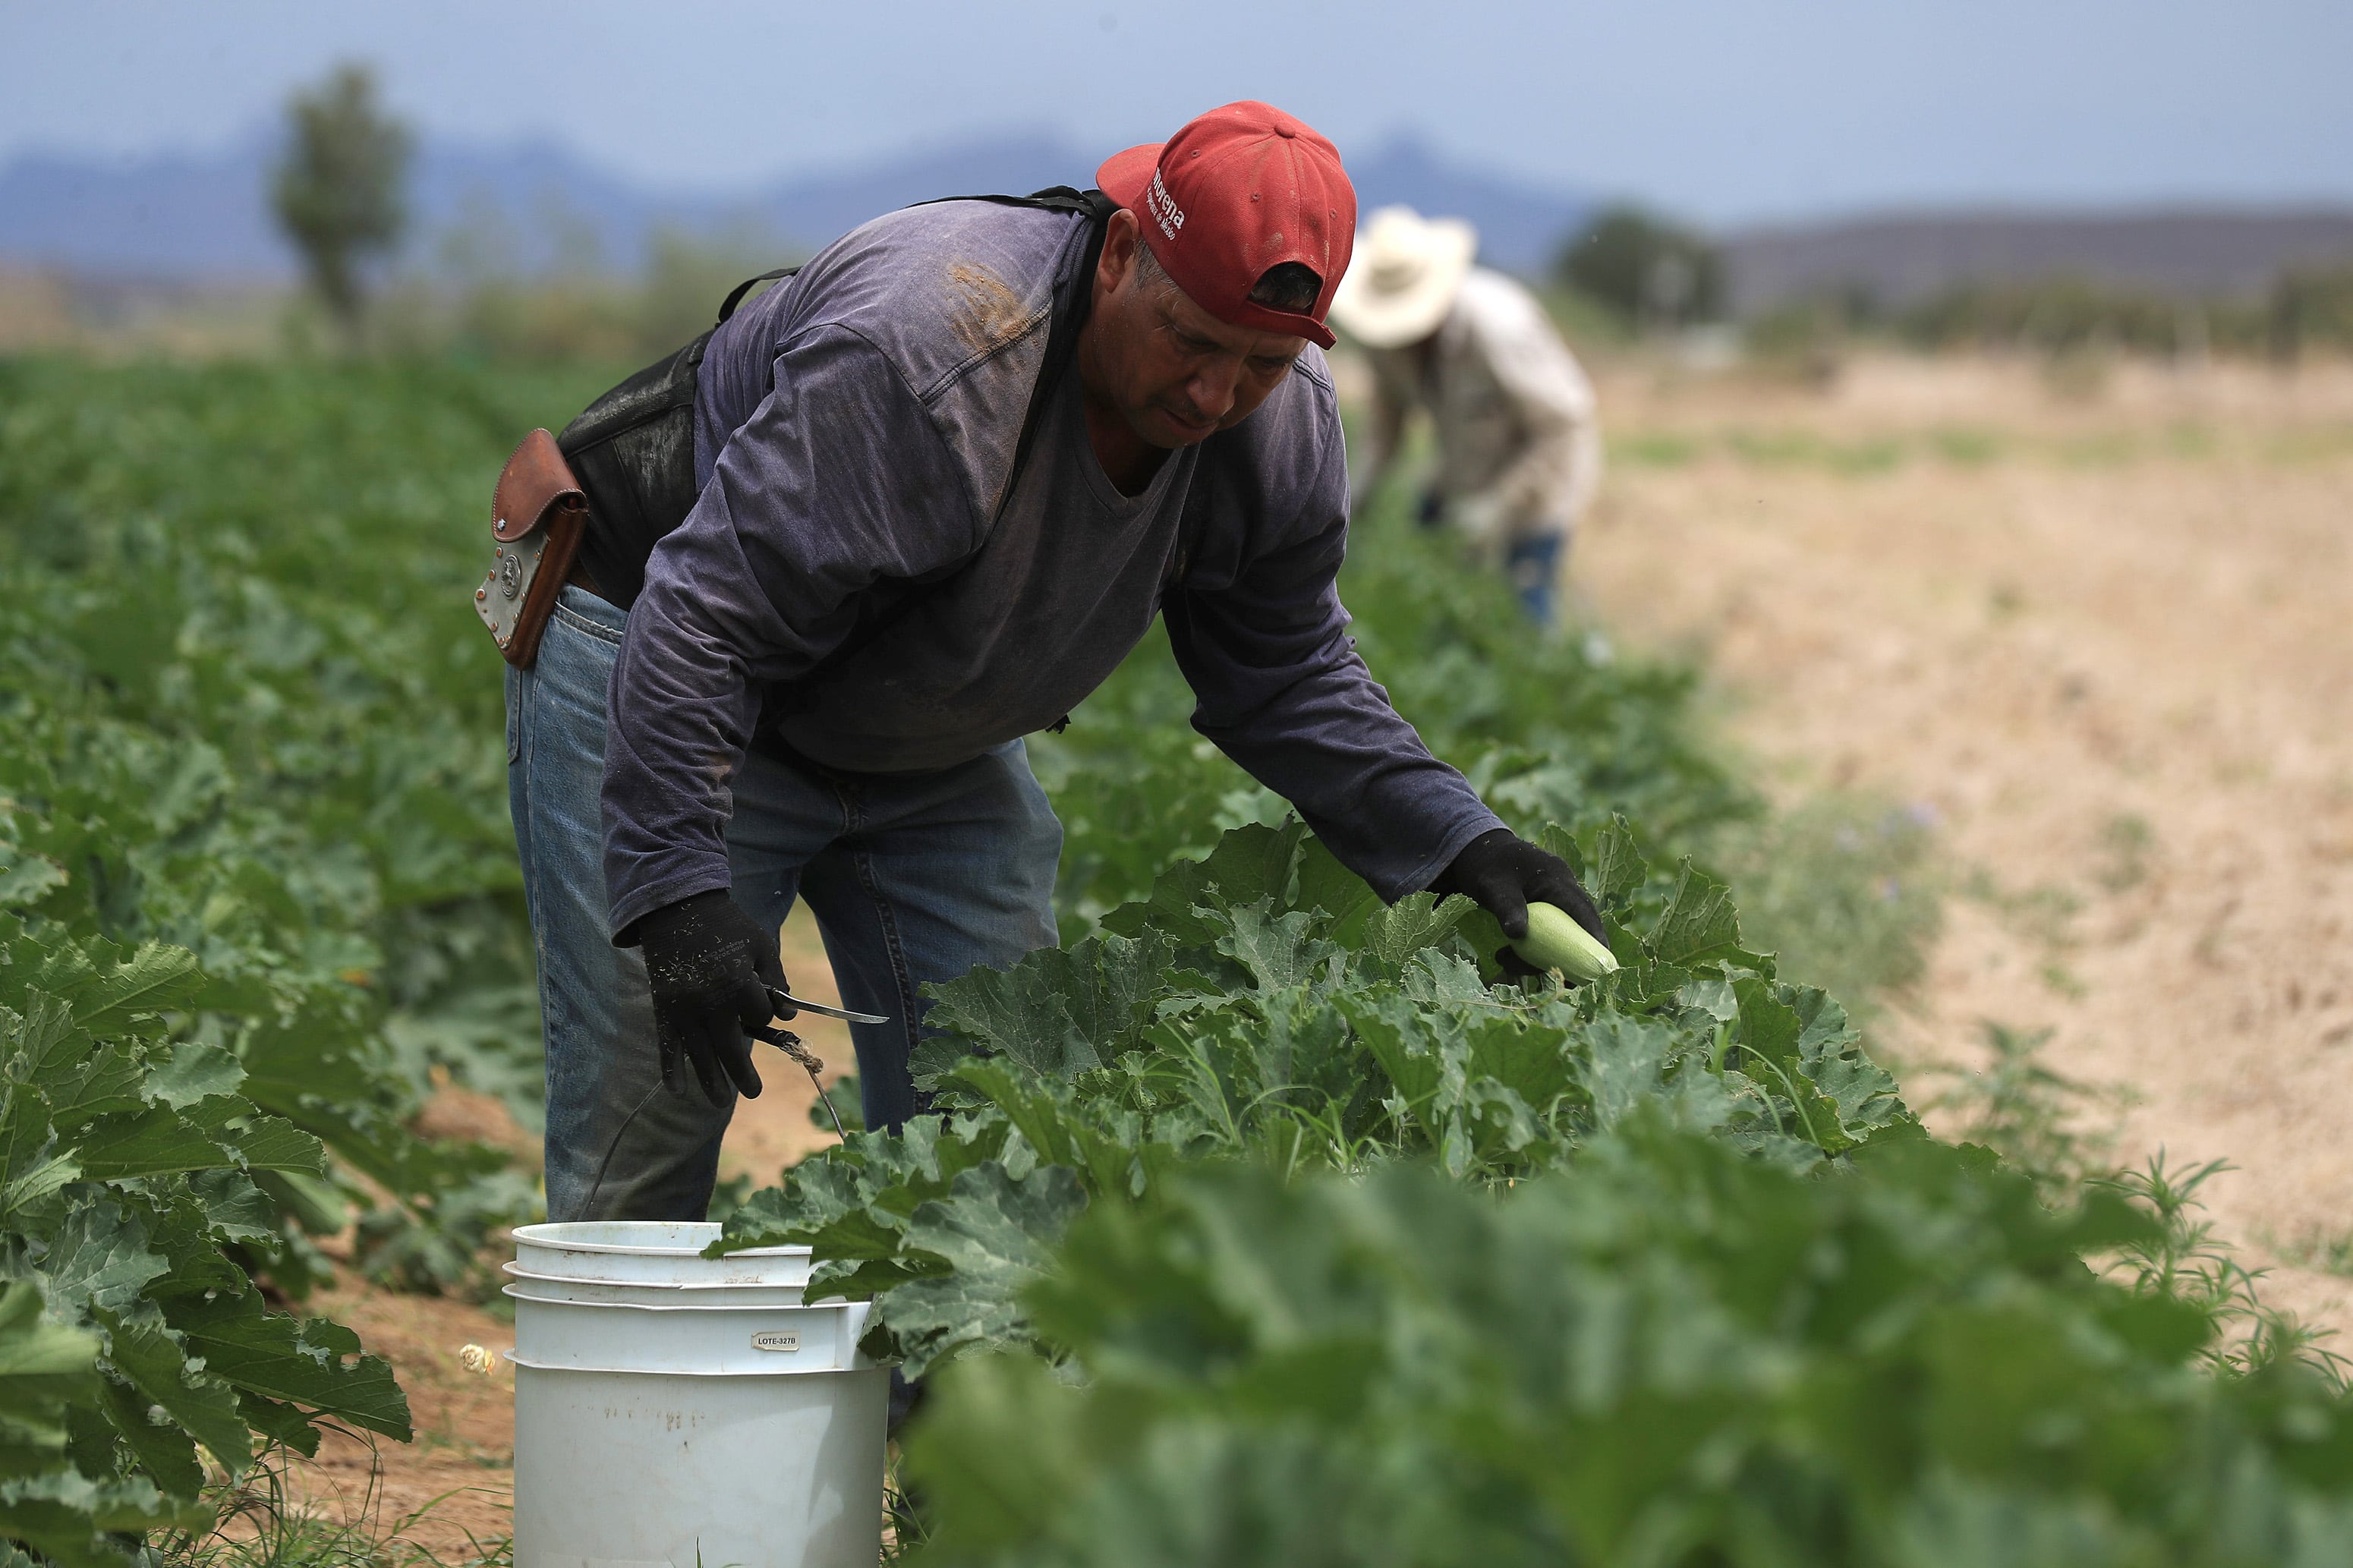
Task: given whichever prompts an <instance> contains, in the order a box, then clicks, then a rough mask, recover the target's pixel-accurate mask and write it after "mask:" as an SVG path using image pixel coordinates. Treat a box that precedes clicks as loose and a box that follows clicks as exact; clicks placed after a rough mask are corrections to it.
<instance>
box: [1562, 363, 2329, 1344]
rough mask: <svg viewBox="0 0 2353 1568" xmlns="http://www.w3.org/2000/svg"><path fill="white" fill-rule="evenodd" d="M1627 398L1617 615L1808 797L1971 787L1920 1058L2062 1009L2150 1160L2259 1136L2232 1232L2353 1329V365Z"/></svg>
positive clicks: (1613, 521)
mask: <svg viewBox="0 0 2353 1568" xmlns="http://www.w3.org/2000/svg"><path fill="white" fill-rule="evenodd" d="M1602 407H1603V411H1604V418H1605V420H1606V421H1607V422H1608V423H1609V426H1610V427H1611V432H1612V437H1613V439H1612V444H1611V446H1612V451H1613V454H1614V455H1615V459H1616V460H1615V463H1614V466H1613V468H1612V469H1611V472H1610V474H1609V478H1608V479H1607V480H1606V482H1605V485H1604V494H1605V496H1606V498H1607V499H1606V502H1605V504H1604V505H1603V506H1602V507H1600V508H1599V511H1598V515H1597V516H1596V517H1595V518H1594V519H1593V520H1592V521H1591V524H1590V526H1589V527H1588V531H1587V534H1586V537H1585V538H1584V539H1583V540H1582V541H1580V542H1579V544H1578V547H1577V556H1576V559H1575V562H1574V564H1573V568H1572V571H1573V575H1574V577H1575V580H1576V582H1577V585H1578V588H1579V590H1580V592H1581V593H1582V595H1584V596H1585V598H1586V599H1587V600H1588V602H1589V603H1590V604H1591V605H1593V606H1594V607H1595V609H1596V610H1597V611H1598V613H1599V616H1600V617H1601V619H1602V620H1603V622H1604V623H1605V624H1607V625H1609V626H1610V627H1611V628H1612V629H1613V630H1614V631H1615V632H1617V633H1618V634H1619V636H1620V637H1621V639H1623V640H1626V641H1629V642H1631V643H1633V644H1636V645H1637V646H1642V645H1648V646H1653V647H1690V648H1694V649H1697V650H1699V651H1701V652H1702V653H1703V654H1704V658H1705V659H1706V661H1707V666H1708V668H1709V670H1710V672H1711V675H1712V677H1713V679H1714V680H1715V683H1716V685H1717V688H1718V690H1719V692H1720V693H1721V696H1722V698H1723V700H1724V702H1725V706H1726V708H1727V710H1728V715H1727V717H1728V726H1729V729H1730V731H1731V733H1732V735H1733V736H1734V737H1735V738H1736V742H1738V743H1739V744H1740V745H1741V746H1742V747H1743V748H1744V750H1745V751H1746V753H1747V754H1748V756H1749V757H1750V758H1751V759H1752V760H1753V763H1754V764H1755V767H1756V769H1757V776H1758V777H1759V778H1760V779H1761V780H1763V781H1764V782H1765V783H1766V784H1767V786H1768V787H1769V788H1771V789H1772V790H1774V791H1775V792H1776V793H1777V794H1778V795H1782V796H1784V797H1785V798H1795V797H1797V796H1799V795H1803V794H1805V793H1807V792H1809V791H1811V790H1815V789H1818V788H1821V787H1824V786H1836V787H1843V788H1850V789H1862V790H1868V791H1872V792H1874V793H1877V794H1880V795H1884V796H1886V797H1889V798H1890V799H1892V800H1894V801H1896V802H1900V803H1906V804H1914V803H1917V804H1921V805H1926V806H1927V807H1929V808H1931V809H1932V810H1933V812H1934V816H1935V820H1936V822H1937V824H1938V831H1939V836H1940V838H1941V841H1942V848H1943V852H1944V859H1945V861H1946V864H1947V876H1948V878H1949V882H1950V886H1951V889H1952V894H1951V896H1950V897H1949V898H1948V900H1947V917H1946V929H1945V935H1944V937H1943V939H1942V941H1941V942H1940V944H1939V945H1938V947H1937V949H1936V952H1935V955H1934V961H1933V963H1932V966H1931V969H1930V973H1929V974H1928V977H1927V979H1926V982H1925V984H1923V985H1922V986H1921V987H1920V988H1919V991H1918V994H1916V995H1915V996H1914V997H1912V998H1910V1000H1909V1003H1908V1005H1906V1006H1905V1007H1904V1008H1903V1009H1901V1010H1900V1011H1899V1012H1898V1014H1897V1016H1895V1017H1894V1019H1893V1020H1892V1023H1891V1026H1890V1027H1889V1029H1888V1031H1887V1032H1888V1037H1889V1044H1890V1045H1891V1047H1893V1049H1894V1052H1895V1054H1896V1055H1897V1056H1898V1058H1899V1059H1900V1060H1901V1061H1902V1062H1903V1063H1905V1064H1911V1065H1917V1064H1920V1063H1924V1062H1928V1061H1932V1060H1944V1061H1953V1062H1966V1061H1968V1060H1969V1059H1970V1058H1971V1056H1972V1053H1973V1051H1974V1050H1975V1048H1976V1043H1977V1041H1978V1039H1979V1037H1980V1036H1981V1025H1982V1021H1984V1020H1997V1021H2000V1022H2002V1023H2005V1024H2010V1025H2013V1026H2025V1027H2031V1028H2049V1029H2051V1030H2052V1031H2053V1034H2052V1039H2051V1043H2050V1045H2049V1046H2048V1047H2046V1051H2045V1058H2046V1060H2047V1062H2048V1063H2049V1065H2050V1066H2052V1067H2053V1068H2056V1069H2058V1070H2059V1071H2061V1072H2063V1073H2065V1074H2067V1075H2068V1076H2070V1077H2073V1078H2075V1079H2083V1080H2089V1081H2091V1082H2094V1083H2097V1084H2102V1085H2109V1086H2115V1087H2116V1088H2117V1089H2121V1090H2123V1091H2125V1093H2126V1098H2127V1099H2128V1100H2129V1101H2130V1103H2129V1105H2128V1108H2127V1109H2126V1110H2125V1112H2124V1114H2123V1120H2122V1123H2121V1127H2120V1128H2119V1133H2120V1137H2119V1141H2118V1143H2117V1145H2116V1157H2117V1158H2118V1159H2119V1160H2120V1161H2122V1162H2124V1163H2138V1162H2139V1161H2141V1160H2142V1159H2145V1158H2146V1157H2147V1155H2149V1154H2151V1153H2154V1152H2157V1151H2159V1150H2163V1151H2164V1152H2166V1153H2167V1155H2168V1159H2169V1160H2171V1161H2173V1162H2176V1163H2191V1162H2203V1161H2206V1160H2211V1159H2218V1158H2220V1159H2228V1160H2229V1161H2231V1162H2232V1163H2233V1164H2235V1165H2236V1166H2237V1167H2238V1171H2237V1172H2236V1173H2233V1174H2230V1175H2227V1176H2224V1177H2222V1178H2221V1179H2220V1180H2219V1182H2217V1183H2216V1184H2211V1185H2210V1187H2209V1188H2208V1194H2209V1196H2210V1197H2211V1209H2212V1211H2213V1214H2214V1216H2215V1218H2216V1219H2217V1221H2218V1222H2219V1228H2220V1230H2221V1233H2222V1234H2223V1235H2224V1236H2225V1237H2229V1238H2232V1239H2233V1240H2235V1241H2236V1242H2238V1243H2239V1244H2240V1245H2241V1247H2242V1248H2243V1249H2244V1250H2245V1251H2246V1252H2248V1253H2249V1254H2252V1255H2253V1256H2255V1257H2257V1258H2262V1259H2263V1260H2264V1261H2269V1262H2273V1263H2274V1264H2275V1265H2278V1267H2277V1268H2276V1272H2275V1274H2274V1279H2273V1281H2272V1284H2271V1288H2270V1289H2268V1291H2267V1295H2269V1296H2271V1297H2273V1298H2275V1299H2276V1300H2279V1301H2280V1302H2281V1303H2282V1304H2284V1305H2288V1306H2292V1307H2293V1308H2295V1310H2298V1311H2299V1312H2301V1313H2302V1314H2303V1315H2305V1316H2306V1318H2307V1319H2308V1320H2314V1321H2323V1322H2327V1323H2329V1324H2331V1325H2334V1326H2336V1327H2337V1328H2338V1329H2340V1330H2348V1331H2353V1279H2348V1278H2346V1277H2344V1276H2341V1275H2334V1274H2330V1273H2328V1272H2325V1271H2322V1270H2318V1269H2315V1268H2290V1267H2286V1266H2285V1264H2284V1261H2283V1259H2284V1258H2305V1259H2307V1260H2310V1259H2312V1258H2315V1257H2316V1254H2323V1253H2325V1251H2326V1249H2327V1247H2329V1246H2330V1245H2331V1244H2335V1245H2336V1246H2337V1247H2338V1251H2337V1258H2338V1259H2339V1266H2340V1267H2341V1268H2346V1269H2347V1270H2348V1272H2353V1137H2348V1133H2347V1126H2348V1121H2353V951H2348V942H2347V939H2348V934H2353V722H2348V720H2353V709H2348V701H2353V367H2348V366H2343V365H2327V366H2307V367H2306V368H2304V369H2303V370H2302V371H2301V372H2299V373H2296V374H2283V373H2279V372H2274V371H2270V370H2264V369H2257V368H2253V367H2238V366H2214V367H2206V368H2202V369H2198V370H2190V371H2177V370H2173V369H2169V368H2164V367H2158V366H2142V365H2126V366H2121V367H2117V368H2116V369H2114V370H2112V371H2111V372H2109V373H2107V374H2104V375H2071V376H2069V377H2068V378H2066V379H2065V380H2064V381H2063V382H2062V381H2058V380H2054V378H2053V377H2052V376H2051V375H2049V374H2045V373H2044V372H2042V370H2041V369H2040V368H2038V367H2036V366H2032V365H2025V364H2003V363H1986V362H1968V361H1963V362H1946V363H1921V362H1916V361H1897V360H1887V361H1880V362H1868V361H1866V362H1863V363H1858V364H1855V365H1852V366H1850V367H1849V368H1848V369H1847V371H1846V372H1845V374H1842V375H1841V377H1840V378H1839V379H1838V380H1837V381H1836V382H1835V383H1834V384H1832V385H1831V386H1830V387H1829V388H1828V389H1826V390H1825V389H1820V388H1809V387H1804V386H1800V385H1796V384H1781V385H1778V386H1777V385H1774V384H1769V383H1765V382H1760V381H1757V380H1751V379H1742V378H1735V377H1729V376H1727V377H1718V378H1713V379H1706V380H1700V379H1692V378H1685V379H1683V380H1681V381H1677V380H1675V379H1673V378H1667V377H1662V376H1660V375H1658V374H1655V373H1653V374H1639V375H1638V374H1620V375H1618V376H1615V377H1613V378H1609V379H1608V380H1607V381H1606V382H1605V385H1604V388H1603V396H1602ZM2348 1338H2353V1334H2348ZM2340 1348H2342V1349H2345V1350H2347V1351H2353V1344H2346V1345H2342V1346H2341V1347H2340Z"/></svg>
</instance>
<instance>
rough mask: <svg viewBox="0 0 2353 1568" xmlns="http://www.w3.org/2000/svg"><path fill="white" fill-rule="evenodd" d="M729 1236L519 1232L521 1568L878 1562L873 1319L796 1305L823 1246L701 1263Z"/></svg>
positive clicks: (809, 1567)
mask: <svg viewBox="0 0 2353 1568" xmlns="http://www.w3.org/2000/svg"><path fill="white" fill-rule="evenodd" d="M718 1233H719V1227H718V1226H715V1225H704V1226H681V1225H666V1224H656V1223H651V1222H628V1221H604V1222H598V1223H596V1224H588V1225H540V1226H525V1227H524V1228H522V1230H518V1231H517V1232H516V1233H515V1240H516V1255H517V1257H516V1264H515V1266H514V1267H513V1268H511V1269H510V1270H509V1272H510V1273H511V1274H512V1275H513V1276H514V1278H515V1283H514V1284H512V1285H510V1286H509V1287H508V1288H507V1294H508V1295H509V1296H511V1297H512V1298H513V1299H514V1303H515V1347H514V1349H513V1351H512V1352H509V1358H510V1359H511V1360H512V1362H513V1363H514V1366H515V1467H514V1475H515V1520H514V1522H515V1534H514V1552H515V1557H514V1561H515V1568H655V1565H657V1564H666V1565H668V1568H695V1565H696V1564H697V1563H701V1564H702V1565H703V1568H723V1565H727V1564H734V1565H736V1568H849V1565H851V1564H855V1565H856V1568H872V1564H873V1563H875V1562H876V1560H877V1559H878V1557H879V1556H880V1554H881V1542H882V1464H883V1454H882V1448H883V1435H884V1426H885V1424H886V1421H887V1417H888V1413H889V1405H890V1373H889V1372H888V1371H887V1370H886V1369H884V1368H881V1367H877V1366H873V1365H871V1363H868V1361H867V1360H866V1358H865V1357H864V1356H862V1355H860V1353H859V1351H858V1338H859V1335H860V1332H861V1331H863V1330H864V1328H865V1324H866V1315H867V1310H868V1309H867V1304H866V1303H864V1302H862V1301H861V1302H847V1301H829V1302H826V1303H823V1304H821V1305H818V1306H805V1305H801V1304H799V1302H798V1300H797V1298H798V1295H799V1292H800V1288H801V1285H802V1283H803V1282H804V1281H806V1279H807V1276H808V1252H807V1248H806V1247H794V1248H776V1249H769V1250H767V1251H766V1252H765V1254H752V1255H746V1256H745V1258H744V1262H742V1263H741V1264H737V1263H736V1262H735V1260H733V1259H729V1260H726V1262H724V1263H722V1262H720V1261H719V1260H714V1259H711V1258H701V1257H699V1256H697V1254H699V1253H700V1252H701V1250H702V1247H704V1246H705V1245H706V1244H707V1243H709V1242H710V1241H711V1240H712V1238H714V1237H716V1236H717V1235H718ZM665 1258H668V1260H669V1261H670V1264H671V1265H672V1267H671V1268H669V1269H668V1271H667V1272H666V1271H665V1268H664V1259H665ZM728 1273H732V1274H733V1275H734V1277H735V1278H734V1279H733V1280H732V1281H731V1280H729V1279H723V1278H714V1277H713V1276H714V1275H725V1274H728ZM786 1290H788V1291H790V1292H791V1293H792V1295H793V1297H794V1298H795V1300H792V1301H781V1300H775V1299H774V1298H775V1296H776V1295H777V1294H778V1293H779V1292H782V1291H786Z"/></svg>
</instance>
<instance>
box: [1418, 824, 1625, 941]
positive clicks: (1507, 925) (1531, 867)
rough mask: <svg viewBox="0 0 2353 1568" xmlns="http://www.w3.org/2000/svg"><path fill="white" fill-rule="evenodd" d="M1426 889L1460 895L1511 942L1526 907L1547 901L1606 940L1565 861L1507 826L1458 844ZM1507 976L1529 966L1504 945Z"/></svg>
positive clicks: (1524, 922) (1524, 927)
mask: <svg viewBox="0 0 2353 1568" xmlns="http://www.w3.org/2000/svg"><path fill="white" fill-rule="evenodd" d="M1430 891H1431V892H1433V893H1436V894H1438V895H1439V896H1440V897H1441V898H1442V897H1445V896H1446V895H1448V894H1450V893H1461V894H1462V895H1463V896H1464V897H1466V898H1468V899H1470V900H1472V901H1474V902H1475V903H1477V904H1478V906H1479V907H1480V908H1481V909H1482V910H1486V911H1487V912H1488V913H1489V914H1491V915H1493V916H1494V917H1495V923H1496V924H1497V925H1499V926H1502V927H1503V928H1504V935H1505V936H1507V937H1509V938H1511V939H1512V940H1513V941H1514V942H1517V941H1519V940H1520V938H1522V937H1524V936H1525V935H1527V934H1528V906H1529V905H1530V904H1535V903H1542V904H1552V905H1554V906H1556V907H1557V908H1558V909H1560V910H1563V911H1564V912H1566V913H1567V916H1568V918H1569V919H1570V920H1573V921H1576V922H1577V924H1578V925H1581V926H1583V927H1584V928H1585V929H1586V930H1587V931H1591V932H1592V933H1593V938H1594V940H1595V941H1596V942H1602V943H1604V944H1607V943H1608V942H1609V937H1608V936H1606V935H1605V934H1603V932H1602V930H1601V911H1599V910H1597V909H1595V908H1594V907H1593V900H1591V899H1588V898H1587V897H1586V896H1585V889H1583V888H1580V887H1578V886H1577V876H1576V873H1574V872H1572V871H1571V870H1570V869H1569V868H1568V862H1567V861H1566V860H1564V859H1562V858H1560V857H1559V856H1557V855H1555V854H1553V853H1551V852H1550V851H1549V850H1544V849H1539V848H1537V847H1535V845H1533V844H1531V843H1529V842H1528V841H1527V840H1526V839H1525V838H1523V837H1520V836H1519V835H1518V834H1516V833H1514V832H1513V831H1512V830H1511V829H1510V828H1508V827H1491V828H1489V829H1488V830H1487V831H1486V832H1484V833H1482V834H1481V835H1479V837H1476V838H1473V839H1472V840H1471V842H1470V843H1468V844H1465V845H1464V846H1463V847H1462V853H1461V854H1460V855H1457V856H1456V857H1454V863H1453V864H1452V865H1451V866H1449V867H1447V868H1446V869H1445V870H1443V871H1440V873H1439V874H1438V879H1437V880H1436V881H1434V882H1432V883H1430ZM1497 959H1498V961H1499V962H1500V963H1502V964H1503V966H1504V973H1507V974H1533V973H1535V967H1534V966H1533V965H1531V964H1530V963H1528V962H1527V961H1526V960H1525V959H1524V958H1522V957H1521V956H1520V955H1519V954H1518V953H1517V952H1514V951H1512V950H1511V949H1510V948H1508V947H1507V948H1505V949H1504V951H1503V952H1501V953H1499V954H1497Z"/></svg>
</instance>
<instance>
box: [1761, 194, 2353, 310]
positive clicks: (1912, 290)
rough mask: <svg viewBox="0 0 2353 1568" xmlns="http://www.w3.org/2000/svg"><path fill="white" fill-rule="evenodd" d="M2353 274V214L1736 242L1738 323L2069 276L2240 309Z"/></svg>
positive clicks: (2016, 215) (2008, 219)
mask: <svg viewBox="0 0 2353 1568" xmlns="http://www.w3.org/2000/svg"><path fill="white" fill-rule="evenodd" d="M2348 263H2353V207H2307V208H2284V209H2274V210H2263V209H2245V208H2227V207H2189V206H2184V207H2175V208H2153V209H2149V210H2146V211H2137V212H2119V213H2084V214H2077V213H2052V212H2004V211H2000V210H1986V211H1978V212H1958V213H1913V214H1886V215H1881V216H1867V217H1861V218H1855V219H1852V220H1847V221H1841V222H1829V223H1818V224H1808V225H1801V226H1787V227H1774V228H1757V229H1750V230H1746V231H1745V232H1742V233H1739V234H1735V235H1733V236H1731V237H1729V238H1728V239H1726V241H1725V274H1726V276H1727V278H1728V279H1729V280H1730V283H1731V295H1732V300H1731V304H1732V309H1733V312H1734V313H1735V314H1736V315H1744V316H1745V315H1754V314H1756V313H1757V311H1759V310H1768V309H1770V308H1772V307H1773V306H1775V305H1778V304H1782V303H1786V302H1788V301H1789V300H1805V299H1819V298H1823V297H1827V296H1832V295H1841V294H1846V295H1861V296H1862V297H1863V298H1864V299H1866V300H1869V301H1870V302H1871V303H1872V304H1873V305H1875V306H1878V307H1882V308H1901V307H1903V306H1906V305H1912V304H1916V303H1918V302H1919V301H1921V300H1926V299H1929V298H1932V297H1934V296H1936V295H1938V294H1942V293H1945V292H1947V290H1949V289H1957V288H1960V287H1963V286H1965V285H1972V284H1979V285H1981V284H1989V283H2004V282H2020V281H2026V280H2031V279H2049V278H2060V277H2068V278H2081V279H2096V280H2097V281H2099V282H2102V283H2105V284H2110V285H2121V286H2124V287H2127V288H2134V289H2143V290H2146V291H2147V292H2149V293H2153V294H2167V295H2173V296H2177V297H2198V298H2213V297H2217V296H2222V297H2231V298H2241V299H2243V298H2247V297H2250V296H2253V295H2255V294H2259V293H2261V292H2262V291H2263V289H2266V288H2268V287H2269V286H2270V285H2271V283H2272V282H2273V280H2274V279H2276V278H2277V277H2278V276H2279V274H2280V273H2281V271H2282V270H2284V269H2285V268H2322V267H2341V266H2345V265H2347V264H2348Z"/></svg>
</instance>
